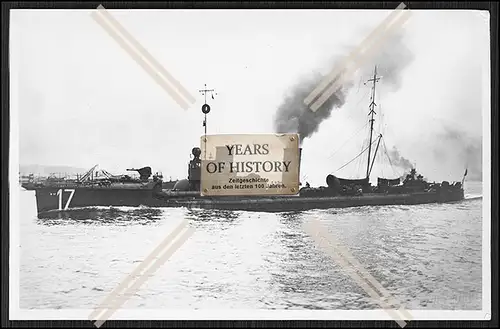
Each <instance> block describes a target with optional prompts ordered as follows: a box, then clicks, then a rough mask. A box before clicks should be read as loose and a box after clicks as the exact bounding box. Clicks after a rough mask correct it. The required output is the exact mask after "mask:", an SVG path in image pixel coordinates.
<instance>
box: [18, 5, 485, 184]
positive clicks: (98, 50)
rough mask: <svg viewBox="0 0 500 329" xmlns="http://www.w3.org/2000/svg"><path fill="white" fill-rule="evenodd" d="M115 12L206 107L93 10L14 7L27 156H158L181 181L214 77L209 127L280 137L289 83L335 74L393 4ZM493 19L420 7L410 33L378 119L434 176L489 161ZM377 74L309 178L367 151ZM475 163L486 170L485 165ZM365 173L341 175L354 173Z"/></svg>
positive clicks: (325, 139)
mask: <svg viewBox="0 0 500 329" xmlns="http://www.w3.org/2000/svg"><path fill="white" fill-rule="evenodd" d="M109 12H110V13H111V14H112V15H113V16H114V17H115V18H116V19H117V20H118V21H119V22H120V23H121V24H122V25H123V26H124V27H125V28H126V29H127V30H128V31H129V32H130V33H131V34H132V35H133V36H134V37H135V38H136V39H137V40H138V41H139V42H140V43H141V44H142V45H143V46H144V47H145V48H146V49H148V50H149V52H150V53H151V54H152V55H153V56H154V57H155V58H156V59H157V60H158V61H159V62H160V63H161V64H162V65H163V66H164V67H165V68H166V69H167V70H168V71H169V72H170V73H171V74H172V75H173V76H174V77H176V79H178V80H179V81H180V82H181V84H183V85H184V86H185V87H186V88H187V89H188V90H189V91H190V92H191V94H193V95H194V96H195V97H196V98H197V103H196V104H195V105H193V106H192V107H191V108H190V109H189V110H187V111H185V110H183V109H182V108H181V107H180V106H179V105H177V103H176V102H175V101H174V100H173V99H172V98H171V97H170V95H168V94H167V93H166V92H165V91H164V90H163V89H162V88H161V87H160V86H159V85H158V84H156V82H155V81H154V80H153V79H152V78H151V77H150V76H149V75H148V74H147V73H146V72H145V71H144V70H143V69H142V68H141V67H140V66H139V65H138V64H137V63H136V62H135V61H134V60H133V59H132V58H131V57H130V56H129V55H128V54H127V53H126V52H125V51H124V50H123V49H122V48H120V46H119V45H118V44H117V43H116V42H115V41H114V40H113V39H112V38H111V37H110V36H109V35H108V34H107V32H106V31H105V30H103V29H102V27H101V26H100V25H98V24H97V23H96V22H95V21H94V20H93V19H92V18H91V16H90V12H88V11H66V10H58V11H51V10H40V11H35V10H29V11H27V10H24V11H11V79H13V80H12V81H13V82H14V84H13V85H12V86H11V88H12V95H13V96H12V97H15V98H16V99H15V101H14V102H13V103H14V104H17V106H16V107H13V108H12V111H18V116H19V134H20V136H19V140H20V149H19V150H20V151H19V155H20V163H21V164H44V165H70V166H76V167H82V168H90V167H92V166H93V165H95V164H99V166H100V167H101V168H103V169H107V170H108V171H112V172H123V170H124V169H126V168H129V167H141V166H146V165H149V166H152V168H153V170H154V171H162V172H163V174H164V175H165V176H167V177H168V176H173V177H174V178H184V177H186V175H187V170H186V169H187V162H188V161H189V155H190V151H191V148H192V147H194V146H198V144H199V138H200V136H201V135H202V134H203V127H202V121H203V115H202V113H201V110H200V108H201V105H202V104H203V96H202V95H201V94H199V93H198V89H201V88H202V87H203V85H204V84H205V83H206V84H207V85H208V87H209V88H215V89H216V91H217V93H218V95H217V96H216V98H215V100H210V105H211V107H212V112H211V113H210V114H209V116H208V133H210V134H218V133H272V132H274V125H273V119H274V114H275V112H276V109H277V108H278V107H279V106H280V105H281V103H282V102H283V98H284V95H285V94H286V93H287V92H288V90H289V88H290V87H292V86H294V85H295V84H296V83H297V82H298V81H300V79H301V77H302V76H303V75H304V74H307V73H309V72H310V71H311V70H314V69H321V70H323V73H327V72H329V71H330V70H331V68H332V65H333V63H332V62H330V60H331V58H332V57H333V56H337V55H339V54H340V55H346V54H347V53H346V51H347V50H346V49H347V48H349V47H354V46H356V45H357V44H358V43H359V42H361V40H362V39H363V38H364V37H365V36H366V35H367V34H368V33H369V32H370V30H371V29H373V28H374V27H375V26H377V24H379V23H380V22H381V21H382V20H383V19H384V18H385V17H386V16H387V15H388V13H389V12H388V11H319V10H317V11H316V10H310V11H299V10H294V11H280V10H273V11H258V10H253V11H229V10H224V11H217V10H210V11H181V10H178V11H156V10H155V11H146V10H141V11H111V10H110V11H109ZM488 24H489V19H488V14H487V13H485V12H472V11H471V12H468V11H454V12H451V11H439V12H438V11H434V12H431V11H414V12H413V14H412V16H411V18H410V19H409V21H408V22H407V24H406V25H405V30H404V43H405V45H406V47H408V49H409V50H410V51H411V53H412V55H413V59H412V61H411V62H410V63H409V64H408V65H407V66H406V67H405V68H404V70H403V71H402V72H400V73H401V84H400V88H399V89H397V90H395V91H392V92H391V91H389V90H387V91H384V89H381V92H380V93H379V94H378V97H377V102H378V104H379V112H377V114H379V113H380V115H379V116H377V117H376V120H377V121H376V123H377V124H378V123H379V122H381V121H383V123H384V127H386V129H384V136H385V137H384V140H385V142H386V145H387V148H389V149H391V148H392V147H393V146H397V148H398V150H399V152H400V154H401V155H402V156H404V157H405V158H407V159H409V160H411V162H412V163H416V165H417V169H419V170H420V171H422V173H423V174H424V175H425V176H426V177H429V178H430V179H437V180H440V179H441V177H442V178H443V179H452V180H459V179H461V176H462V174H463V169H464V166H465V165H466V164H465V163H464V162H471V161H472V162H474V161H473V160H474V159H475V158H478V161H480V159H479V157H481V152H479V154H478V153H477V151H478V150H479V151H480V150H481V136H482V117H481V110H482V107H483V104H482V99H483V98H484V97H483V92H484V91H485V90H484V88H483V87H482V84H483V82H484V77H483V76H482V71H483V70H484V68H483V67H484V65H489V63H488V62H487V61H486V60H487V59H488V58H487V57H485V55H486V54H487V52H489V34H488V28H489V26H488ZM368 78H369V76H367V75H363V74H360V76H359V77H356V79H355V84H356V86H355V87H353V88H351V90H350V92H349V95H348V99H347V101H346V104H345V105H344V106H343V107H342V108H340V109H336V110H334V112H333V113H332V115H331V117H329V118H328V119H327V120H325V121H324V122H323V123H322V124H321V126H320V128H319V131H318V132H317V133H315V134H314V135H313V136H312V137H311V138H309V139H307V140H305V141H304V145H303V147H304V150H303V161H302V167H301V172H302V174H303V175H302V176H303V177H304V176H305V175H307V180H309V181H310V182H311V183H312V184H315V185H324V184H325V177H326V175H327V174H328V173H332V172H334V171H335V170H336V169H338V168H339V167H340V166H342V165H343V164H344V163H346V162H347V161H349V160H350V159H351V158H352V157H354V156H355V155H357V154H358V153H359V151H360V147H361V144H360V143H361V142H363V140H364V139H365V137H366V134H364V131H363V133H362V134H361V135H359V136H358V137H357V140H354V141H353V142H352V143H351V144H345V142H346V140H348V138H349V137H350V136H352V135H353V133H355V132H356V131H357V130H359V128H361V127H362V126H363V125H364V124H365V123H366V120H367V117H366V114H367V113H368V104H369V98H368V97H367V95H368V92H369V89H367V87H366V86H364V85H363V84H359V82H360V81H363V80H361V79H368ZM358 80H359V81H358ZM16 82H17V83H16ZM381 84H383V80H382V81H381ZM486 88H487V89H488V93H487V96H488V97H489V85H486ZM487 111H489V109H487ZM382 115H383V116H382ZM382 119H383V120H382ZM343 145H345V146H343ZM341 146H343V147H342V148H341V151H339V152H337V153H335V154H334V156H332V154H333V153H334V152H335V151H336V150H337V149H339V148H340V147H341ZM471 157H472V160H471ZM364 166H366V165H364ZM469 166H470V167H474V166H476V167H477V168H478V169H474V170H476V171H477V170H479V171H480V167H481V162H479V165H478V163H477V161H476V163H475V164H472V163H469ZM351 167H352V166H351ZM363 168H365V167H363ZM358 169H359V168H356V166H354V168H350V169H348V170H347V171H342V172H341V173H340V174H339V175H341V176H344V177H349V176H350V177H352V178H354V177H356V175H358V174H359V175H362V174H363V172H364V169H363V170H361V171H359V170H358ZM356 170H358V171H359V173H358V171H356ZM390 173H391V171H387V170H386V171H385V172H384V173H382V174H383V175H386V174H387V175H389V174H390ZM376 174H380V173H379V172H377V173H376ZM387 175H386V176H387Z"/></svg>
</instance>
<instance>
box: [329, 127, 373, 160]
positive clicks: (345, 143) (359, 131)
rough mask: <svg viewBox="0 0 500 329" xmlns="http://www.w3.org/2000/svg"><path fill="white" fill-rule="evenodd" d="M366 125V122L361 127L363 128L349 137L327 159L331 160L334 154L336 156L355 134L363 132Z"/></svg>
mask: <svg viewBox="0 0 500 329" xmlns="http://www.w3.org/2000/svg"><path fill="white" fill-rule="evenodd" d="M367 124H368V122H367V123H365V124H364V125H363V127H361V128H360V129H358V130H357V131H356V132H355V133H354V134H353V135H352V136H351V137H349V138H348V139H347V140H346V141H345V142H344V144H342V146H340V147H339V148H338V149H337V150H336V151H335V152H333V153H332V154H331V155H330V156H329V157H328V159H331V158H332V157H333V156H334V155H335V154H337V153H338V152H339V151H340V150H341V149H342V148H343V147H344V146H346V144H347V143H348V142H349V141H350V140H351V139H352V138H354V136H356V135H357V134H359V132H360V131H361V130H363V129H364V128H365V127H366V125H367Z"/></svg>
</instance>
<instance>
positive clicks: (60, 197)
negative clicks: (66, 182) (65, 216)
mask: <svg viewBox="0 0 500 329" xmlns="http://www.w3.org/2000/svg"><path fill="white" fill-rule="evenodd" d="M64 192H70V193H71V194H70V195H69V198H68V201H66V205H65V206H64V210H68V208H69V205H70V203H71V199H73V195H74V194H75V190H74V189H65V190H64ZM57 196H58V197H59V210H63V207H62V203H63V189H59V191H57Z"/></svg>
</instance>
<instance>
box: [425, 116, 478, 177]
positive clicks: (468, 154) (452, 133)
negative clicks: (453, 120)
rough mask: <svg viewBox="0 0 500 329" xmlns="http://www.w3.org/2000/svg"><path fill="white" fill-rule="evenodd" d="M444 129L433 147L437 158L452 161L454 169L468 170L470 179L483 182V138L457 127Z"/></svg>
mask: <svg viewBox="0 0 500 329" xmlns="http://www.w3.org/2000/svg"><path fill="white" fill-rule="evenodd" d="M443 129H444V131H443V132H442V133H440V134H438V138H437V139H436V142H435V144H434V147H433V153H434V156H435V158H436V159H437V160H438V161H442V162H444V161H447V160H451V161H452V162H453V163H454V167H458V168H464V169H465V168H467V171H468V174H467V177H468V179H471V180H478V181H480V180H482V175H483V161H482V160H483V159H482V156H483V149H482V137H481V136H473V135H471V134H469V133H467V132H465V131H463V130H461V129H459V128H455V127H450V126H443Z"/></svg>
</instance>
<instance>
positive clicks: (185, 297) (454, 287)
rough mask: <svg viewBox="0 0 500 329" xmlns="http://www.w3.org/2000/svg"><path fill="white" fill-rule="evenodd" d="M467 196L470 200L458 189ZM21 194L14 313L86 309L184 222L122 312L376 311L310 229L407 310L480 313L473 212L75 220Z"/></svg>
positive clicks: (81, 216) (143, 212) (85, 214)
mask: <svg viewBox="0 0 500 329" xmlns="http://www.w3.org/2000/svg"><path fill="white" fill-rule="evenodd" d="M466 186H467V189H468V190H467V193H468V194H473V195H480V194H481V185H480V184H473V183H468V184H467V185H466ZM34 202H35V200H34V195H33V194H32V193H31V192H26V191H22V192H21V208H22V209H21V218H20V225H21V226H20V229H21V231H20V232H21V238H20V239H21V249H20V250H21V252H20V256H21V259H20V264H21V269H20V307H21V308H25V309H48V308H50V309H64V308H69V309H75V308H81V309H85V308H87V309H90V308H93V307H96V306H97V305H98V304H99V303H100V302H101V301H102V299H103V298H105V297H106V295H107V294H108V293H110V292H111V290H112V289H114V288H115V287H116V286H117V285H118V284H119V283H120V282H121V281H122V280H123V279H124V278H125V277H126V276H127V275H128V274H129V273H130V272H131V271H132V270H133V269H134V268H135V267H136V266H137V265H139V263H140V262H141V261H142V260H143V259H144V258H146V257H147V256H148V254H149V253H150V252H151V251H152V250H153V249H154V248H155V247H156V246H157V245H158V244H159V243H160V242H161V241H162V240H163V239H164V238H165V236H166V235H167V234H168V233H169V232H170V231H171V230H172V229H173V228H174V227H175V226H177V225H178V224H179V223H180V221H181V220H182V219H184V218H186V219H188V220H189V222H190V225H191V226H192V227H194V228H195V230H196V231H195V233H194V235H193V236H192V237H191V238H190V239H189V240H188V241H187V242H186V243H185V244H184V245H183V246H182V247H181V248H180V249H179V250H178V251H177V252H176V253H175V254H174V255H173V256H172V257H171V258H170V259H169V261H168V262H167V263H166V264H165V265H163V266H162V267H161V268H160V269H159V270H158V271H156V273H155V275H154V276H153V277H152V278H150V279H149V280H148V281H147V282H146V283H145V284H144V285H143V286H142V287H141V289H140V290H139V292H138V293H137V294H136V295H135V296H134V297H133V298H132V299H130V300H129V301H128V302H127V303H126V304H125V305H124V307H125V308H149V309H160V308H179V309H202V308H234V309H236V308H239V309H329V310H335V309H356V310H359V309H370V308H377V309H378V308H380V306H379V305H378V304H376V303H375V302H374V301H372V300H371V299H370V297H369V296H368V294H366V293H365V292H364V291H363V290H362V289H361V288H360V287H359V286H357V285H356V283H355V282H354V281H353V280H352V279H350V277H349V276H348V275H347V274H346V273H345V271H343V269H342V268H341V267H339V266H338V265H337V264H336V263H335V261H334V260H333V259H331V258H329V257H328V256H327V255H326V254H325V253H324V252H323V251H322V250H321V249H318V248H317V247H315V244H314V242H313V241H312V240H311V239H310V238H309V237H308V235H307V234H306V233H305V232H304V231H303V228H302V224H303V222H304V221H305V220H308V219H312V218H318V219H320V220H321V221H322V223H323V225H325V226H326V227H328V229H329V233H330V235H331V236H333V237H335V238H336V239H338V241H341V242H342V243H343V244H344V246H346V247H347V248H349V250H350V251H351V253H352V254H353V255H354V256H355V257H356V258H357V260H358V261H359V262H360V263H361V264H363V266H364V267H365V268H366V269H367V270H368V271H369V272H370V274H371V275H373V276H374V277H375V278H376V279H377V280H378V281H379V282H380V283H381V284H382V285H383V286H384V287H385V288H386V289H387V290H388V291H390V292H391V293H392V294H393V295H394V296H395V297H396V298H397V299H399V300H400V301H402V302H403V303H404V305H405V306H406V307H407V308H409V309H414V310H416V309H455V310H457V309H461V310H462V309H467V310H480V309H481V300H482V297H481V293H482V292H481V287H482V282H481V273H482V272H481V271H482V269H481V267H482V264H481V239H482V224H481V220H482V210H481V208H482V201H481V200H480V199H476V200H467V201H465V202H462V203H460V204H448V205H425V206H390V207H375V208H373V207H372V208H365V207H360V208H351V209H340V210H339V209H335V210H326V211H309V212H305V213H291V214H290V213H289V214H265V213H246V212H225V211H206V210H204V211H201V210H200V211H195V210H187V209H148V208H139V209H137V208H128V209H127V208H119V209H106V208H103V209H98V210H95V209H94V210H82V211H78V212H75V213H72V214H70V215H69V216H68V215H65V216H61V215H53V216H52V218H44V219H37V218H36V214H35V206H34Z"/></svg>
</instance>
